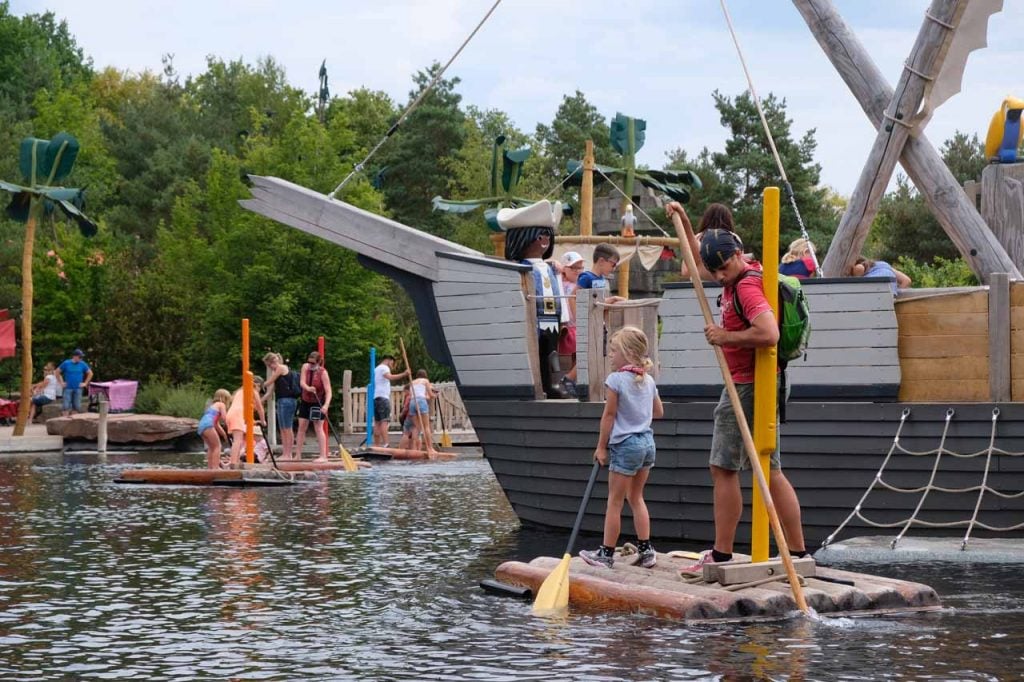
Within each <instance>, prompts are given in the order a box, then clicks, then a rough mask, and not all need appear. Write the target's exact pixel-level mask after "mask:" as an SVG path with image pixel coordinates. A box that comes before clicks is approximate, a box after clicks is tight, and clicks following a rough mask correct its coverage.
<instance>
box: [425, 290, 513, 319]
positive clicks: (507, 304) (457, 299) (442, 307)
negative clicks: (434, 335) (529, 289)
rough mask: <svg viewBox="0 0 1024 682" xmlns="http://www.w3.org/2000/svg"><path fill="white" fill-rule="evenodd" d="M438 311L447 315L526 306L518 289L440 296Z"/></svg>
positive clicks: (438, 298) (437, 303) (437, 301)
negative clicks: (467, 311) (460, 311)
mask: <svg viewBox="0 0 1024 682" xmlns="http://www.w3.org/2000/svg"><path fill="white" fill-rule="evenodd" d="M435 302H436V305H437V310H438V312H440V313H446V312H451V311H456V310H487V309H490V308H514V307H516V306H522V305H525V304H526V301H525V300H524V299H523V294H522V292H521V291H519V288H518V287H516V290H515V291H501V292H496V293H491V294H478V295H476V296H438V297H435Z"/></svg>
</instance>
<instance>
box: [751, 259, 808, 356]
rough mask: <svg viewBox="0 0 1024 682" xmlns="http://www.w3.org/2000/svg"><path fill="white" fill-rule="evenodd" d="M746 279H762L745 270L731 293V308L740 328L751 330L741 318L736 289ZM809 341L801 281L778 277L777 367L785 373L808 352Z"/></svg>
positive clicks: (806, 313) (754, 273)
mask: <svg viewBox="0 0 1024 682" xmlns="http://www.w3.org/2000/svg"><path fill="white" fill-rule="evenodd" d="M747 275H750V276H753V277H761V276H762V275H761V271H760V270H745V271H744V272H743V274H742V275H740V277H739V279H737V280H736V284H734V285H733V290H732V296H733V299H732V306H733V310H735V311H736V314H737V315H739V317H740V319H741V320H742V321H743V324H745V325H747V326H748V327H749V326H750V320H748V319H747V318H746V316H745V315H744V314H743V307H742V306H741V305H740V299H739V293H738V291H737V289H736V286H737V285H738V284H739V283H740V280H741V279H743V278H744V277H746V276H747ZM810 339H811V310H810V308H809V307H808V306H807V296H805V295H804V290H803V287H801V286H800V280H799V279H798V278H796V277H793V276H791V275H781V274H780V275H779V346H778V349H777V352H778V358H779V367H781V368H782V369H786V366H787V365H788V364H789V361H790V360H796V359H797V358H799V357H800V356H801V355H803V354H804V353H806V352H807V343H808V342H809V341H810Z"/></svg>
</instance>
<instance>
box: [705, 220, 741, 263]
mask: <svg viewBox="0 0 1024 682" xmlns="http://www.w3.org/2000/svg"><path fill="white" fill-rule="evenodd" d="M737 251H739V252H740V253H743V240H742V239H740V237H739V235H738V234H736V233H735V232H730V231H729V230H722V229H719V228H712V229H709V230H705V231H704V236H703V237H701V239H700V259H701V260H702V261H704V267H706V268H707V269H708V270H709V271H711V272H714V271H715V270H718V269H719V268H721V267H722V266H724V265H725V262H726V261H727V260H729V259H730V258H732V256H733V254H735V253H736V252H737Z"/></svg>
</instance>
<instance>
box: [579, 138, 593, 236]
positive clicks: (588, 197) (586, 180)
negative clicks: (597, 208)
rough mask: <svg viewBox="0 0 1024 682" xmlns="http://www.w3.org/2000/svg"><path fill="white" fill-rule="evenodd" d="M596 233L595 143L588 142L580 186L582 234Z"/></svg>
mask: <svg viewBox="0 0 1024 682" xmlns="http://www.w3.org/2000/svg"><path fill="white" fill-rule="evenodd" d="M593 233H594V141H593V140H587V144H586V147H585V149H584V152H583V184H582V185H581V186H580V234H581V235H583V236H585V237H589V236H590V235H592V234H593Z"/></svg>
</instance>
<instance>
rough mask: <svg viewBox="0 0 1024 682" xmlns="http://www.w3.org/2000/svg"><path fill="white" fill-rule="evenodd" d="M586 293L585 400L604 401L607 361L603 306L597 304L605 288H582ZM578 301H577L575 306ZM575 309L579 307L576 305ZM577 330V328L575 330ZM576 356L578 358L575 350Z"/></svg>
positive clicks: (604, 292) (602, 298)
mask: <svg viewBox="0 0 1024 682" xmlns="http://www.w3.org/2000/svg"><path fill="white" fill-rule="evenodd" d="M582 291H583V292H585V295H587V300H586V301H585V303H586V308H587V322H588V324H587V400H589V401H590V402H603V401H604V380H605V378H607V376H608V363H607V357H606V355H605V348H604V308H603V307H601V306H599V305H598V303H601V302H603V301H604V299H605V294H606V293H607V289H583V290H582ZM578 305H579V303H577V306H578ZM577 310H579V308H578V307H577ZM577 331H578V330H577ZM576 357H577V358H579V352H578V351H577V353H576Z"/></svg>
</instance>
